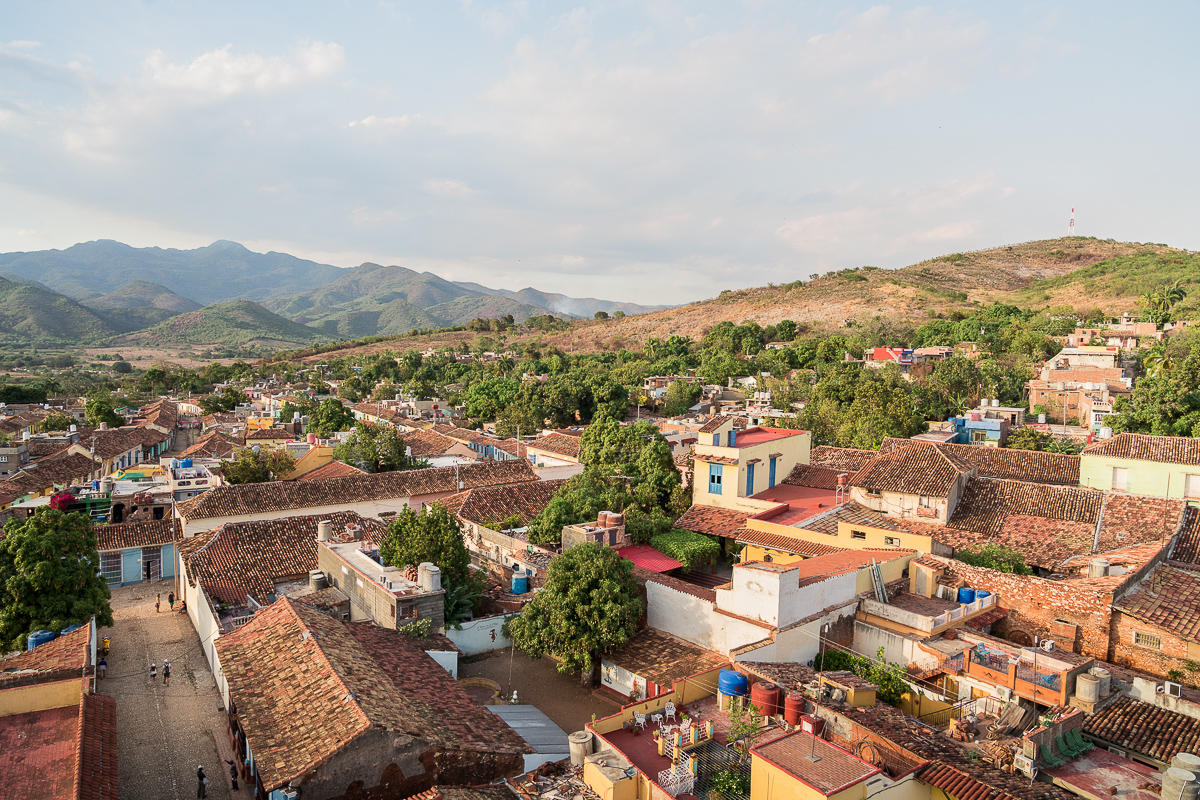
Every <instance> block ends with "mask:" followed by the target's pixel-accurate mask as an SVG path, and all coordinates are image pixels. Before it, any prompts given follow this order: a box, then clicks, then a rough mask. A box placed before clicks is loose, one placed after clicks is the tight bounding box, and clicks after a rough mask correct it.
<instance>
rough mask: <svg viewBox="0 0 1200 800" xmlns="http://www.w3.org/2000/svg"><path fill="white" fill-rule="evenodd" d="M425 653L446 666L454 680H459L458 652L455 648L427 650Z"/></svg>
mask: <svg viewBox="0 0 1200 800" xmlns="http://www.w3.org/2000/svg"><path fill="white" fill-rule="evenodd" d="M425 654H426V655H428V656H429V657H430V658H432V659H433V660H434V661H436V662H438V663H439V664H441V665H442V666H443V667H445V668H446V672H449V673H450V676H451V677H452V678H454V680H458V653H456V652H454V651H453V650H426V651H425Z"/></svg>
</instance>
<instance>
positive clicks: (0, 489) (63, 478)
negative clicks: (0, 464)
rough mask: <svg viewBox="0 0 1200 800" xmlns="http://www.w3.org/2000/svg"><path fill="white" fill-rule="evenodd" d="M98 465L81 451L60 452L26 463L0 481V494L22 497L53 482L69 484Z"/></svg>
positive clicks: (95, 468)
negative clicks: (6, 478)
mask: <svg viewBox="0 0 1200 800" xmlns="http://www.w3.org/2000/svg"><path fill="white" fill-rule="evenodd" d="M99 468H100V464H99V462H97V461H95V460H93V459H92V458H91V457H90V456H85V455H83V454H81V453H63V454H59V455H56V456H50V457H49V458H43V459H42V460H41V461H38V462H35V463H33V464H28V465H26V466H25V467H23V468H22V469H21V471H20V472H18V473H17V474H16V475H14V476H12V477H11V478H9V479H8V480H6V481H0V494H3V495H7V496H11V497H21V496H22V495H26V494H33V493H34V492H40V491H42V490H44V489H48V488H50V487H52V486H70V485H71V484H72V483H75V482H76V481H81V480H84V479H86V478H87V477H88V476H89V475H91V474H92V473H93V472H95V471H96V470H98V469H99Z"/></svg>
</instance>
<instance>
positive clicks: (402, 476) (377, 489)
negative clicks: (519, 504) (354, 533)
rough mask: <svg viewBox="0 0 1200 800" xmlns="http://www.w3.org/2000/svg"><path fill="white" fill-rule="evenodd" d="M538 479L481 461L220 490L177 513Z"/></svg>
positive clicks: (271, 508) (249, 510)
mask: <svg viewBox="0 0 1200 800" xmlns="http://www.w3.org/2000/svg"><path fill="white" fill-rule="evenodd" d="M534 480H537V475H536V474H535V473H534V471H533V468H532V467H530V466H529V463H528V462H526V461H524V460H520V461H481V462H479V463H476V464H465V465H463V466H461V467H431V468H429V469H410V470H403V471H401V472H382V473H377V474H373V475H347V476H344V477H341V478H326V479H325V480H319V481H301V482H298V481H289V482H283V481H275V482H272V483H244V484H238V485H225V486H218V487H216V488H214V489H211V490H209V491H207V492H205V493H204V494H202V495H200V496H198V497H195V498H192V499H191V500H186V501H184V502H182V503H179V504H178V505H177V506H176V510H177V511H178V513H179V515H180V516H181V517H183V519H184V520H186V521H189V522H190V521H192V520H200V519H215V518H220V517H234V516H240V515H246V516H248V515H252V514H262V513H264V512H267V513H270V512H279V511H290V510H293V509H296V510H299V509H304V508H312V507H316V506H337V505H345V506H347V507H349V506H350V505H351V504H353V503H356V502H365V501H371V500H389V499H401V498H408V497H417V496H420V495H429V494H449V493H452V492H455V491H456V490H458V488H459V486H458V484H457V483H456V481H461V482H462V484H463V487H462V488H464V489H466V488H475V487H479V486H501V485H505V484H511V483H521V482H523V481H534Z"/></svg>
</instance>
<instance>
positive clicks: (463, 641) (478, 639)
mask: <svg viewBox="0 0 1200 800" xmlns="http://www.w3.org/2000/svg"><path fill="white" fill-rule="evenodd" d="M515 616H517V615H516V614H498V615H496V616H494V617H483V618H482V619H473V620H471V621H470V622H464V623H463V624H462V630H455V629H454V628H453V627H450V626H447V627H446V637H447V638H448V639H450V641H452V642H454V646H455V647H457V648H458V649H459V650H461V651H462V652H463V655H467V656H473V655H475V654H476V653H487V652H489V651H491V650H502V649H503V648H506V647H512V641H511V640H510V639H508V638H507V637H505V635H504V634H503V633H501V631H500V629H501V628H502V627H503V626H504V623H505V621H506V620H509V619H512V618H513V617H515ZM492 634H495V636H494V637H493V635H492Z"/></svg>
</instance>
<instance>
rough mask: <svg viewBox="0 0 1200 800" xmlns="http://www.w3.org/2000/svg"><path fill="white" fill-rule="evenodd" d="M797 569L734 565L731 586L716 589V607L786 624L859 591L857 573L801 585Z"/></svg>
mask: <svg viewBox="0 0 1200 800" xmlns="http://www.w3.org/2000/svg"><path fill="white" fill-rule="evenodd" d="M771 566H777V565H771ZM797 570H798V564H797V565H795V566H794V568H793V569H789V570H787V571H780V570H777V569H772V568H769V567H766V566H756V565H741V564H736V565H734V568H733V580H732V584H733V588H732V589H722V590H718V591H717V593H716V594H717V607H718V608H721V609H723V610H725V611H729V612H730V613H732V614H737V615H738V616H742V617H749V618H751V619H758V620H762V621H763V622H765V623H768V624H770V625H772V626H778V627H786V626H788V625H791V624H792V623H793V622H796V621H798V620H801V619H804V618H805V617H808V616H810V615H811V614H812V613H813V610H814V609H821V608H828V607H829V606H832V605H836V604H839V603H847V602H849V601H850V600H852V599H853V598H854V596H855V595H856V594H857V593H858V574H857V573H856V572H850V573H846V574H844V575H835V576H833V577H830V578H826V579H824V580H819V581H814V582H812V583H806V584H805V585H803V586H801V585H799V583H800V581H799V578H798V576H797ZM868 580H869V577H868Z"/></svg>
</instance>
